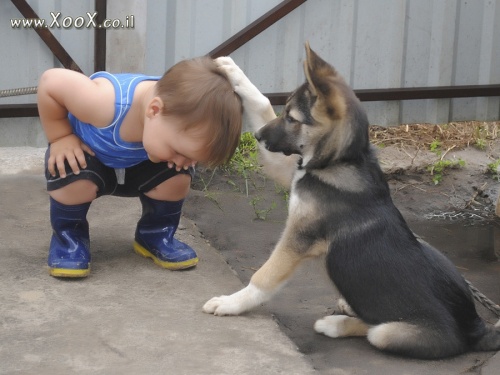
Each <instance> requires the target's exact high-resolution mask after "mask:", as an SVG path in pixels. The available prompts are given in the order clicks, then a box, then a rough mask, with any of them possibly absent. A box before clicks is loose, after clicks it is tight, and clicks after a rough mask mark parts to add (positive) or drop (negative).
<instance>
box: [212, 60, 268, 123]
mask: <svg viewBox="0 0 500 375" xmlns="http://www.w3.org/2000/svg"><path fill="white" fill-rule="evenodd" d="M214 61H215V63H216V64H217V66H218V67H219V68H220V69H221V70H223V71H224V72H225V73H226V75H227V77H228V78H229V81H230V82H231V85H232V86H233V89H234V91H235V92H236V93H237V94H238V95H239V96H240V98H241V100H242V101H243V110H244V111H245V112H246V114H247V115H248V116H249V118H250V121H251V122H252V125H253V126H254V127H255V129H258V128H259V127H260V126H262V125H264V124H266V123H267V122H269V121H271V120H273V119H275V118H276V114H275V113H274V111H273V108H272V106H271V103H270V102H269V99H268V98H267V97H265V96H264V95H263V94H262V93H261V92H260V91H259V89H258V88H257V87H255V85H254V84H253V83H252V82H250V80H249V79H248V77H247V76H246V75H245V73H243V71H242V70H241V69H240V67H239V66H238V65H236V64H235V63H234V61H233V59H232V58H230V57H228V56H223V57H218V58H216V59H215V60H214Z"/></svg>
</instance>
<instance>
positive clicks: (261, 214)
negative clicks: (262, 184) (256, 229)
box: [250, 196, 276, 220]
mask: <svg viewBox="0 0 500 375" xmlns="http://www.w3.org/2000/svg"><path fill="white" fill-rule="evenodd" d="M261 200H262V198H261V197H258V196H257V197H253V198H252V199H251V200H250V205H251V206H252V207H253V210H254V212H255V218H256V219H257V220H266V219H267V215H268V214H269V212H271V211H272V210H274V209H275V208H276V202H273V203H271V206H269V207H268V208H265V209H260V208H258V207H257V205H258V203H259V202H260V201H261Z"/></svg>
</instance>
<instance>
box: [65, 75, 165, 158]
mask: <svg viewBox="0 0 500 375" xmlns="http://www.w3.org/2000/svg"><path fill="white" fill-rule="evenodd" d="M98 77H104V78H106V79H108V80H109V81H110V82H111V83H112V84H113V86H114V88H115V95H116V100H115V116H114V117H113V121H112V122H111V124H109V125H108V126H106V127H104V128H97V127H95V126H93V125H90V124H87V123H85V122H82V121H80V120H78V119H77V118H76V117H75V116H73V115H72V114H71V113H69V114H68V119H69V122H70V124H71V126H72V128H73V133H74V134H76V135H77V136H78V137H79V138H80V139H81V140H82V141H83V142H84V143H85V144H87V145H88V146H89V147H90V148H91V149H92V151H94V152H95V154H96V157H97V158H98V159H99V160H100V161H101V162H102V163H104V165H107V166H108V167H111V168H127V167H131V166H133V165H136V164H139V163H140V162H142V161H144V160H147V159H148V155H147V153H146V150H144V146H143V145H142V142H126V141H124V140H122V139H121V137H120V128H121V126H122V122H123V119H124V118H125V116H126V115H127V113H128V111H129V109H130V106H131V105H132V99H133V97H134V91H135V88H136V87H137V85H138V84H139V83H141V82H142V81H158V80H159V79H160V77H159V76H146V75H143V74H131V73H123V74H111V73H108V72H97V73H94V74H92V75H91V76H90V79H95V78H98Z"/></svg>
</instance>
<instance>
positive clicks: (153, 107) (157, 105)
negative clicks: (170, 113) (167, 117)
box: [146, 96, 163, 118]
mask: <svg viewBox="0 0 500 375" xmlns="http://www.w3.org/2000/svg"><path fill="white" fill-rule="evenodd" d="M162 111H163V100H161V98H160V97H158V96H155V97H154V98H153V99H151V101H150V102H149V104H148V108H147V109H146V116H147V117H149V118H151V117H154V116H156V115H158V114H161V113H162Z"/></svg>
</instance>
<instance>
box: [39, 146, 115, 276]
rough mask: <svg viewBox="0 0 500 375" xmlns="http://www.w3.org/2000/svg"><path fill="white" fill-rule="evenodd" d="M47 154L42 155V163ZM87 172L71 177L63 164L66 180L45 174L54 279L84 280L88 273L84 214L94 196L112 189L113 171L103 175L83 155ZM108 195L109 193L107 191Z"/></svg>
mask: <svg viewBox="0 0 500 375" xmlns="http://www.w3.org/2000/svg"><path fill="white" fill-rule="evenodd" d="M47 157H48V151H47V154H46V161H47ZM86 159H87V168H86V169H82V170H81V171H80V174H78V175H75V174H74V173H73V172H72V170H71V168H70V167H69V165H68V164H67V163H66V173H67V177H66V178H60V177H59V175H56V176H55V177H53V176H51V175H50V174H49V173H48V171H47V170H46V172H45V175H46V179H47V190H48V191H49V195H50V222H51V225H52V230H53V233H52V238H51V241H50V245H49V256H48V266H49V274H50V275H52V276H55V277H85V276H87V275H88V274H89V273H90V259H91V256H90V236H89V225H88V222H87V212H88V210H89V207H90V203H91V202H92V200H94V199H95V198H96V196H97V195H102V194H101V193H105V192H106V188H107V189H108V190H109V189H113V183H114V182H113V180H112V179H113V173H112V172H113V170H112V169H111V171H107V170H106V168H107V167H105V166H104V165H102V163H100V162H99V161H98V160H97V159H96V158H95V157H92V156H90V155H88V154H86ZM108 193H109V191H108Z"/></svg>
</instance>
